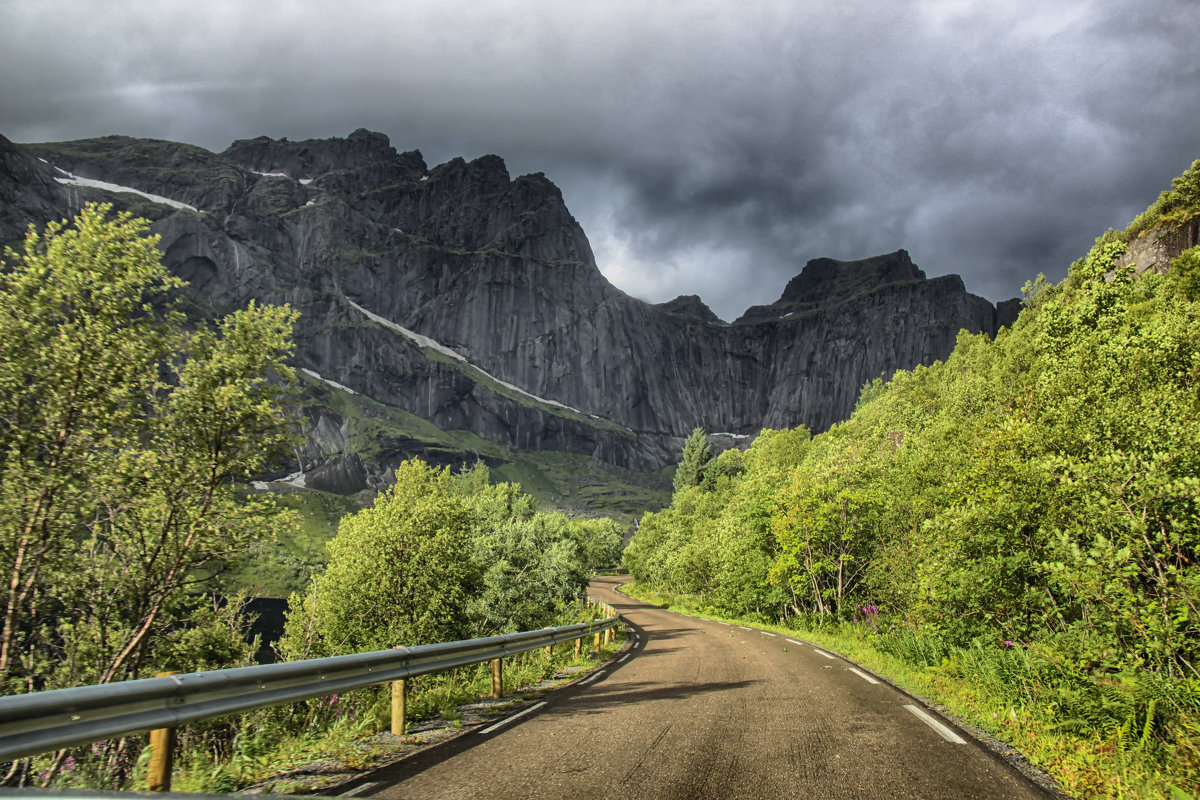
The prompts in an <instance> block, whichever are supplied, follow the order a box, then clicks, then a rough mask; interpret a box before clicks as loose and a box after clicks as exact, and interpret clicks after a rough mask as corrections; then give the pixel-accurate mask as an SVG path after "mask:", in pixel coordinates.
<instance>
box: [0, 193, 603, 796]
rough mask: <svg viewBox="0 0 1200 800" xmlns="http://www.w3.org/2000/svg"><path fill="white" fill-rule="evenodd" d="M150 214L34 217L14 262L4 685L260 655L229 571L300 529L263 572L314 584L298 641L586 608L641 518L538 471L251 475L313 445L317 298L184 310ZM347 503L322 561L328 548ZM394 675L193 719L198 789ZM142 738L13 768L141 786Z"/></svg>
mask: <svg viewBox="0 0 1200 800" xmlns="http://www.w3.org/2000/svg"><path fill="white" fill-rule="evenodd" d="M148 226H149V223H148V222H146V221H145V220H142V219H137V218H134V217H132V216H131V215H129V214H127V213H122V214H113V213H112V208H111V207H110V206H107V205H89V206H88V207H86V208H85V209H84V210H83V211H82V212H81V213H80V215H79V216H78V217H77V218H76V219H75V220H74V221H73V223H70V224H68V223H66V222H63V223H54V224H51V225H49V226H48V227H47V228H46V229H45V230H44V231H42V232H39V231H35V230H31V231H30V232H29V235H28V236H27V238H26V240H25V245H24V248H23V249H22V251H21V252H14V251H12V250H8V251H6V253H5V256H4V261H3V264H2V265H0V570H3V574H4V578H5V581H4V585H5V587H6V592H5V599H4V614H3V619H2V620H0V688H2V691H3V693H4V694H6V695H9V694H23V693H27V692H33V691H39V690H44V689H54V688H60V687H67V686H78V685H84V684H96V683H108V682H111V681H121V680H129V679H134V678H145V677H151V676H153V675H154V674H156V673H158V672H161V671H169V670H174V671H179V672H191V671H196V670H206V669H219V668H223V667H230V666H241V665H245V664H248V663H251V661H252V658H253V654H254V650H255V647H256V643H255V642H248V641H246V638H245V630H246V626H247V620H246V619H245V615H244V613H243V598H242V597H239V596H233V597H228V596H226V595H224V594H223V593H222V592H221V590H222V589H223V588H227V587H228V585H229V583H232V582H237V581H238V580H247V581H248V580H253V579H254V578H251V577H249V576H248V575H246V574H245V573H244V572H243V575H241V576H240V577H239V576H237V575H233V576H231V575H229V574H228V573H229V572H230V567H231V566H233V567H234V568H235V569H236V566H237V565H239V564H241V565H243V568H244V565H247V564H250V563H252V562H253V560H254V558H255V557H256V556H257V555H260V554H262V553H263V552H274V551H276V550H277V549H278V548H279V547H281V546H283V547H287V548H290V549H289V558H290V559H291V561H289V562H288V563H287V564H284V565H283V569H280V570H276V571H275V572H272V573H271V574H269V575H264V576H260V577H261V578H264V579H265V580H267V581H269V582H273V583H274V584H275V585H277V586H284V585H288V584H294V583H295V582H296V581H297V579H302V581H303V582H305V583H307V589H306V590H305V591H303V592H299V593H297V594H296V595H295V596H294V597H293V599H292V611H291V614H290V615H289V617H288V620H287V631H286V635H285V637H284V639H283V640H282V642H281V643H280V646H279V649H280V651H281V653H282V655H283V656H284V657H287V658H307V657H313V656H318V655H334V654H339V653H349V652H355V651H361V650H370V649H384V648H391V647H397V646H404V645H410V644H418V643H425V642H436V641H448V640H454V639H463V638H471V637H475V636H487V635H491V634H495V633H501V632H508V631H516V630H525V629H531V628H540V627H545V626H549V625H557V624H566V623H569V622H574V621H578V620H579V619H580V618H582V616H583V615H584V614H585V613H586V612H585V610H584V608H583V597H584V592H585V590H586V585H587V581H588V577H589V575H590V571H591V570H592V569H593V568H595V567H598V566H611V565H613V564H615V563H616V562H617V561H618V560H619V555H620V548H621V546H622V541H623V533H624V529H623V527H622V526H621V525H620V524H619V523H617V522H614V521H612V520H604V519H575V518H572V517H568V516H567V515H565V514H562V513H552V512H543V511H541V510H539V508H538V504H537V501H536V500H534V499H533V498H532V497H530V496H528V495H526V494H524V493H522V492H521V490H520V487H519V486H518V485H516V484H512V483H500V484H497V485H493V484H492V482H491V475H490V473H489V471H488V469H487V468H486V467H484V466H483V465H482V464H479V465H477V466H476V467H475V468H473V469H469V470H465V471H462V472H460V473H458V474H451V473H450V471H449V470H447V469H437V468H433V467H429V466H427V465H426V464H424V463H422V462H420V461H417V460H413V461H409V462H405V463H403V464H402V465H401V466H400V467H399V468H398V469H397V470H396V482H395V484H394V485H393V486H392V487H391V488H390V489H389V490H388V491H387V492H385V493H384V494H382V495H380V496H379V497H378V498H377V499H376V502H375V504H374V505H373V506H372V507H370V508H365V509H361V510H358V511H356V512H355V513H348V512H350V511H352V509H353V508H354V505H353V502H352V501H345V500H342V499H339V498H335V497H333V496H325V495H306V496H304V497H299V496H297V495H288V496H282V495H279V494H276V493H273V492H251V491H248V489H247V486H248V484H249V482H250V480H251V478H253V477H254V476H255V475H258V474H261V473H262V471H264V470H265V469H267V468H269V467H270V466H271V465H272V464H276V463H279V461H278V460H279V459H280V458H281V457H283V456H284V455H285V454H286V453H287V452H288V451H289V450H290V449H291V446H292V445H293V435H292V433H291V431H292V430H293V429H294V425H293V424H292V421H291V420H290V419H289V418H288V417H287V415H286V413H285V411H284V409H285V408H286V407H287V404H286V402H285V401H286V395H287V390H286V388H285V387H286V386H287V385H289V384H291V383H294V382H295V380H296V376H295V374H294V372H293V371H292V369H291V368H290V367H288V366H287V363H286V362H287V359H288V357H289V356H290V354H291V351H292V343H291V330H292V324H293V322H294V320H295V313H294V312H293V311H292V310H291V309H289V308H288V307H286V306H284V307H272V306H258V305H255V304H253V303H252V304H251V305H250V306H249V307H248V308H246V309H244V310H242V311H238V312H235V313H233V314H231V315H229V316H227V317H225V318H224V319H220V320H217V321H215V322H214V323H213V324H211V325H207V324H199V325H195V324H185V318H184V314H183V312H182V310H181V308H182V306H181V304H182V302H183V301H182V297H183V295H182V289H183V288H184V286H185V284H184V282H183V281H181V280H179V279H177V278H175V277H173V276H171V275H170V274H169V273H168V272H167V271H166V269H165V268H164V267H163V266H162V264H161V262H160V260H159V254H158V251H157V249H156V247H155V245H156V244H157V239H156V238H155V237H153V236H148V235H147V228H148ZM298 512H299V513H298ZM301 517H303V518H304V519H306V520H307V521H308V524H304V525H300V524H298V521H299V520H300V519H301ZM338 518H340V520H339V521H338V523H337V534H336V535H335V536H334V537H333V538H332V539H331V540H329V544H328V566H327V567H324V569H322V566H323V565H324V563H325V560H326V559H325V557H324V556H323V555H319V554H318V553H317V552H316V551H317V549H318V545H319V544H321V543H323V539H325V538H327V536H326V534H325V533H324V532H325V531H326V530H328V526H329V525H330V522H331V521H332V520H334V519H338ZM280 543H284V544H282V545H281V544H280ZM560 649H562V648H560ZM563 660H564V657H563V656H562V654H561V653H560V654H559V655H558V656H557V657H556V658H555V659H554V660H552V661H550V660H547V659H546V658H545V656H544V654H541V653H540V652H539V653H538V654H533V655H530V656H527V657H525V658H523V659H515V660H513V661H512V663H511V664H510V665H509V668H508V673H509V680H510V682H511V681H518V682H523V681H532V680H536V679H540V677H542V676H544V675H546V674H553V672H554V670H556V669H558V668H559V667H561V666H562V664H563ZM478 672H479V670H463V671H459V672H458V673H456V674H448V675H440V676H428V677H424V678H421V679H418V680H416V681H414V682H413V684H414V687H413V690H414V696H413V701H412V707H413V710H414V711H415V712H416V713H417V714H422V713H425V714H436V713H443V714H444V713H449V712H448V711H447V709H449V708H450V704H453V703H456V702H459V701H460V700H461V699H462V698H463V697H465V696H468V695H470V694H471V693H472V692H474V691H475V690H476V689H477V686H476V683H477V678H478V675H477V673H478ZM385 691H386V690H383V689H371V690H360V691H357V692H353V693H351V694H350V695H347V696H344V697H342V698H332V699H330V698H326V699H323V700H316V701H311V702H309V703H305V704H299V705H296V706H292V707H286V708H279V709H268V710H263V711H261V712H258V713H256V714H248V715H243V716H240V717H234V718H227V719H217V720H211V721H208V722H205V723H199V724H195V725H190V726H188V727H187V728H186V729H185V730H184V731H183V732H182V734H181V740H182V743H183V747H182V748H181V750H180V751H179V754H178V756H177V757H178V762H177V763H178V764H179V765H181V769H182V770H183V772H184V773H186V775H187V777H186V779H185V780H184V784H183V785H185V786H187V787H188V788H192V789H195V790H201V789H203V790H209V791H227V790H231V789H234V788H240V787H242V786H245V785H248V783H250V782H252V780H256V779H257V778H258V777H261V775H262V773H263V771H264V770H269V769H274V768H278V766H279V761H277V760H276V759H281V760H283V761H287V759H288V758H292V759H293V760H294V759H295V758H300V757H303V754H308V755H311V753H312V752H313V750H314V749H315V748H316V747H317V744H316V743H317V742H318V741H325V740H326V739H328V740H329V741H332V742H333V743H334V744H335V745H338V743H339V742H343V743H345V742H349V741H350V738H351V737H353V736H358V735H359V734H361V733H363V732H364V731H370V732H374V731H376V730H378V729H379V727H380V726H381V725H386V720H387V717H386V713H385V710H386V707H387V702H386V698H385V697H384V693H385ZM381 715H382V722H381ZM326 723H328V724H330V725H331V726H332V732H331V733H330V732H327V731H326V730H324V728H323V726H324V725H325V724H326ZM143 745H144V737H129V738H123V739H114V740H111V741H105V742H98V743H96V744H93V745H91V746H88V747H80V748H73V749H71V750H64V751H60V752H57V753H49V754H46V755H44V756H39V757H36V758H27V759H21V760H18V761H16V762H13V763H11V764H4V765H0V785H9V786H60V787H88V788H139V787H140V786H142V784H143V781H144V778H143V777H142V776H144V771H145V764H144V763H143V762H144V760H145V755H146V753H145V751H144V749H143ZM339 746H340V745H339ZM346 746H347V747H348V746H349V745H348V744H347V745H346Z"/></svg>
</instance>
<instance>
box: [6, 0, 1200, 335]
mask: <svg viewBox="0 0 1200 800" xmlns="http://www.w3.org/2000/svg"><path fill="white" fill-rule="evenodd" d="M1198 12H1200V9H1198V7H1197V4H1196V2H1195V0H1160V2H1157V3H1154V4H1151V5H1149V6H1147V5H1146V4H1143V3H1139V2H1135V0H1060V2H1054V3H1047V2H1044V0H1036V1H1034V0H1015V1H1010V2H1005V3H995V2H972V1H971V0H930V1H928V2H904V3H879V2H874V1H873V0H872V2H865V1H864V2H853V1H851V2H837V3H815V2H800V3H798V2H794V1H793V2H767V1H763V0H756V2H753V3H742V4H731V3H727V2H711V1H709V0H704V2H686V1H684V2H662V3H648V2H644V1H643V2H628V1H627V0H611V1H610V0H606V2H592V3H586V4H585V3H573V2H561V1H560V2H507V3H502V2H478V0H475V1H473V2H464V1H463V0H440V1H439V2H436V3H434V2H406V3H389V4H380V3H375V2H366V1H365V0H349V1H348V2H341V3H328V2H311V1H310V0H291V1H289V2H285V1H284V0H276V2H256V3H254V4H246V3H241V2H233V1H232V0H207V1H206V2H204V3H194V2H175V1H174V0H166V1H165V2H164V1H163V0H160V1H159V2H144V1H143V0H124V1H123V2H114V3H95V2H92V0H78V1H72V0H38V2H34V3H15V2H8V3H3V4H0V133H3V134H4V135H6V136H7V137H8V138H10V139H13V140H14V141H48V140H63V139H74V138H82V137H88V136H99V135H104V134H109V133H123V134H128V135H131V136H147V137H156V138H165V139H172V140H177V141H185V142H191V143H194V144H198V145H201V146H203V147H207V148H209V149H212V150H218V151H219V150H222V149H224V148H225V147H226V146H228V144H229V143H230V142H231V141H233V140H234V139H241V138H250V137H253V136H258V135H262V134H266V135H269V136H274V137H283V136H286V137H288V138H291V139H302V138H312V137H316V138H323V137H327V136H345V135H347V134H348V133H350V132H351V131H352V130H354V129H355V128H359V127H367V128H370V129H372V130H378V131H382V132H384V133H386V134H388V136H389V137H390V138H391V141H392V144H393V145H394V146H395V147H396V148H397V149H399V150H408V149H419V150H421V151H422V153H423V154H424V155H425V157H426V160H427V161H428V162H429V163H431V164H434V163H439V162H441V161H445V160H447V159H449V158H451V157H454V156H457V155H462V156H465V157H467V158H472V157H475V156H479V155H483V154H486V153H497V154H499V155H501V156H503V157H504V159H505V161H506V162H507V163H508V166H509V169H510V171H511V172H512V173H513V174H514V175H515V174H520V173H525V172H544V173H546V175H547V176H548V177H549V178H550V179H551V180H553V181H554V182H555V183H557V184H558V185H559V186H560V187H561V188H562V190H563V194H564V197H565V199H566V201H567V205H568V206H569V207H570V208H571V210H572V212H573V213H574V214H575V216H576V217H577V218H578V219H579V221H580V222H581V224H582V225H583V227H584V230H585V231H586V232H587V233H588V236H589V238H590V239H591V241H592V245H593V249H594V250H595V252H596V257H597V261H598V263H599V265H600V268H601V269H602V270H603V271H604V273H605V274H606V275H607V276H608V277H609V279H610V280H611V281H612V282H613V283H614V284H616V285H617V286H618V287H620V288H622V289H624V290H625V291H627V292H628V293H630V294H633V295H635V296H638V297H642V298H644V299H647V300H650V301H653V302H661V301H664V300H667V299H670V298H671V297H673V296H675V295H678V294H700V295H701V296H702V297H703V298H704V299H705V300H706V301H707V302H708V303H709V305H711V306H712V307H713V309H714V310H715V311H716V312H717V313H718V314H719V315H720V316H722V317H723V318H725V319H732V318H734V317H736V316H738V315H740V314H741V312H742V311H744V310H745V308H746V307H747V306H749V305H751V304H754V303H766V302H771V301H772V300H774V299H775V298H776V297H778V296H779V293H780V291H781V290H782V288H783V286H784V284H785V283H786V282H787V280H788V279H789V278H790V277H791V276H793V275H794V274H796V273H797V272H799V270H800V269H801V267H802V266H803V264H804V263H805V261H807V260H808V259H810V258H816V257H820V256H829V257H833V258H840V259H853V258H863V257H867V256H871V255H876V254H878V253H883V252H889V251H894V250H896V249H899V248H905V249H907V250H908V251H909V252H910V253H911V254H912V257H913V260H914V261H916V262H917V263H918V264H919V265H921V266H922V267H923V268H924V269H925V271H926V272H927V273H928V274H930V275H931V276H932V275H941V274H945V273H951V272H955V273H959V274H961V275H962V276H963V278H964V280H965V282H966V284H967V288H968V289H969V290H971V291H973V292H975V293H977V294H982V295H984V296H986V297H988V298H990V299H992V300H1000V299H1005V298H1008V297H1012V296H1016V295H1017V294H1019V291H1020V287H1021V285H1022V284H1023V283H1024V282H1025V281H1026V280H1029V279H1030V278H1032V277H1034V276H1036V275H1037V274H1038V273H1045V274H1046V275H1047V276H1049V277H1051V278H1053V279H1058V278H1061V277H1062V276H1063V275H1064V274H1065V271H1066V268H1067V266H1068V265H1069V264H1070V262H1071V261H1072V260H1074V259H1075V258H1077V257H1079V256H1080V255H1082V254H1083V253H1084V252H1085V251H1086V249H1087V247H1088V246H1089V245H1090V243H1091V241H1092V240H1093V239H1094V238H1095V237H1096V236H1097V235H1099V234H1100V233H1102V232H1103V231H1104V230H1105V229H1106V228H1108V227H1109V226H1113V227H1123V226H1124V225H1125V223H1127V222H1128V221H1129V219H1130V218H1132V217H1133V216H1134V215H1135V214H1136V213H1138V212H1139V211H1140V210H1141V209H1143V208H1145V207H1146V206H1147V205H1148V204H1149V203H1150V202H1151V201H1153V199H1154V198H1155V197H1156V196H1157V194H1158V192H1159V191H1160V190H1161V189H1163V188H1165V187H1167V186H1169V184H1170V179H1171V178H1172V177H1173V176H1175V175H1177V174H1179V173H1180V172H1182V171H1183V170H1184V169H1186V168H1187V166H1188V165H1190V164H1191V162H1192V161H1193V160H1194V159H1197V158H1200V125H1197V119H1198V117H1197V112H1196V109H1197V108H1200V56H1198V55H1197V52H1198V51H1197V49H1196V44H1195V43H1196V42H1197V41H1200V13H1198Z"/></svg>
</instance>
